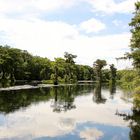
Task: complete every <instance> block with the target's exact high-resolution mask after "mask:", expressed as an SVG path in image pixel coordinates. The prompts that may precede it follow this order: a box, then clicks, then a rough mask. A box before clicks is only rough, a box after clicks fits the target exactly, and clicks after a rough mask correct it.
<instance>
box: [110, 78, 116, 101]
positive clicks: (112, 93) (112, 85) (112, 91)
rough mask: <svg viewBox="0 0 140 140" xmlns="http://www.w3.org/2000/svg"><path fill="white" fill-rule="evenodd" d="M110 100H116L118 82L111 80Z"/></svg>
mask: <svg viewBox="0 0 140 140" xmlns="http://www.w3.org/2000/svg"><path fill="white" fill-rule="evenodd" d="M109 90H110V98H111V99H114V94H115V93H116V81H113V80H111V81H110V83H109Z"/></svg>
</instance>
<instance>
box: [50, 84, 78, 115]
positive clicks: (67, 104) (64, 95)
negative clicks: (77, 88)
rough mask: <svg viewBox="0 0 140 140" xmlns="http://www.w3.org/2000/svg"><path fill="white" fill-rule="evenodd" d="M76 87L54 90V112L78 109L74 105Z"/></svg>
mask: <svg viewBox="0 0 140 140" xmlns="http://www.w3.org/2000/svg"><path fill="white" fill-rule="evenodd" d="M73 91H74V87H73V86H66V87H63V88H61V89H58V88H57V87H54V89H53V92H52V93H53V94H54V95H53V96H54V99H53V100H52V104H51V107H52V108H53V111H54V112H61V111H65V112H66V111H68V110H71V109H74V108H76V106H75V105H74V104H73V102H74V94H73Z"/></svg>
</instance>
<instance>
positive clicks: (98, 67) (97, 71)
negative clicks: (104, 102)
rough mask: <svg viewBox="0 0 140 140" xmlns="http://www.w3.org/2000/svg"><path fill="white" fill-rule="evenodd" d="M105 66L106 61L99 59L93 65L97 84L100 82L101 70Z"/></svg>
mask: <svg viewBox="0 0 140 140" xmlns="http://www.w3.org/2000/svg"><path fill="white" fill-rule="evenodd" d="M106 65H107V63H106V61H105V60H100V59H97V60H96V61H95V62H94V64H93V66H94V70H95V74H96V80H97V81H99V82H102V68H103V67H104V66H106Z"/></svg>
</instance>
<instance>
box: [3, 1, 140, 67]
mask: <svg viewBox="0 0 140 140" xmlns="http://www.w3.org/2000/svg"><path fill="white" fill-rule="evenodd" d="M136 1H137V0H0V44H1V45H6V44H7V45H10V46H12V47H15V48H19V49H22V50H27V51H29V52H30V53H31V54H33V55H39V56H42V57H47V58H49V59H51V60H53V59H54V58H56V57H63V55H64V52H69V53H72V54H75V55H77V58H76V63H78V64H84V65H90V66H92V65H93V62H94V61H96V59H105V60H106V61H107V62H108V64H112V63H114V64H115V66H116V67H117V68H118V69H123V68H129V67H131V62H130V61H119V62H117V61H116V58H118V57H122V56H123V55H124V54H125V53H126V52H129V44H130V38H131V33H130V27H129V25H128V24H129V23H130V21H131V18H132V17H133V14H132V13H133V12H134V9H135V7H134V3H135V2H136Z"/></svg>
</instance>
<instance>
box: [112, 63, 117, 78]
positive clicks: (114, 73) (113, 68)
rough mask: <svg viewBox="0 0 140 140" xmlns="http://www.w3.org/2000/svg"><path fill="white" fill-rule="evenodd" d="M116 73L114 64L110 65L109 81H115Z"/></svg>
mask: <svg viewBox="0 0 140 140" xmlns="http://www.w3.org/2000/svg"><path fill="white" fill-rule="evenodd" d="M116 73H117V69H116V68H115V66H114V64H111V65H110V80H112V81H115V80H116Z"/></svg>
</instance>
